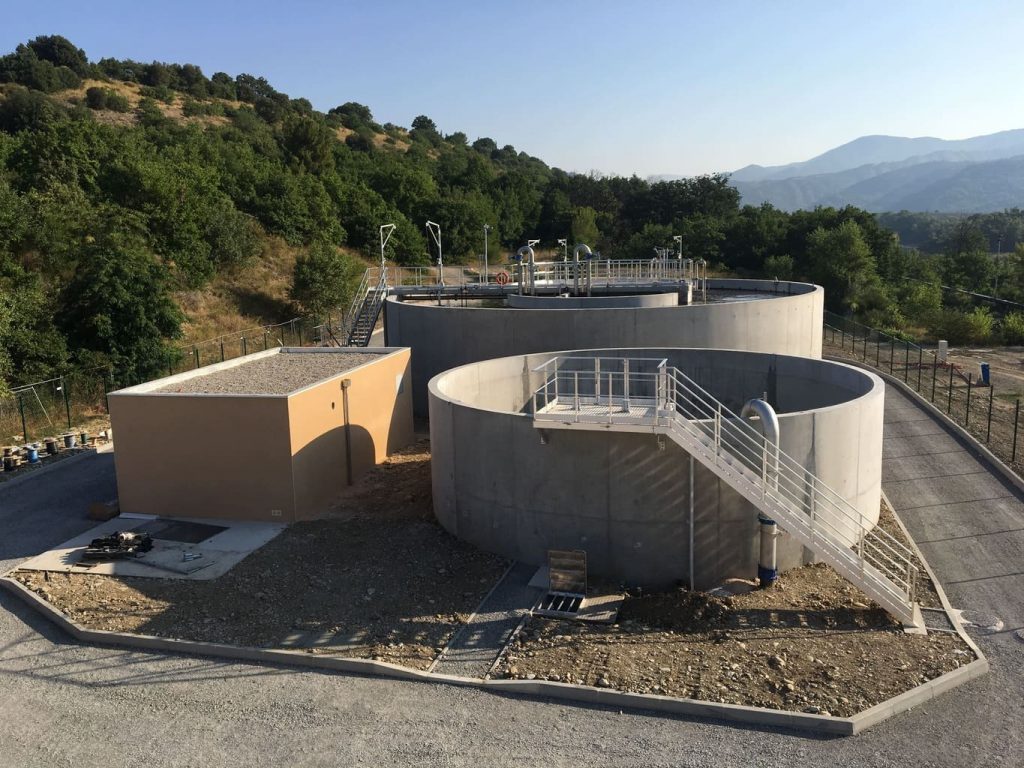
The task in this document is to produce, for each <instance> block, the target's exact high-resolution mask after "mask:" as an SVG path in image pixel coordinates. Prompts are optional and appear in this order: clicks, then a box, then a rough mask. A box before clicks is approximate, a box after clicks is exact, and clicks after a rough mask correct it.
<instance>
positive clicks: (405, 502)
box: [16, 443, 508, 669]
mask: <svg viewBox="0 0 1024 768" xmlns="http://www.w3.org/2000/svg"><path fill="white" fill-rule="evenodd" d="M383 489H387V493H386V494H385V493H382V490H383ZM507 565H508V563H507V562H505V561H503V560H502V559H500V558H498V557H495V556H493V555H488V554H485V553H482V552H479V551H478V550H475V549H473V548H472V547H470V546H469V545H466V544H463V543H462V542H460V541H458V540H457V539H455V538H453V537H452V536H450V535H448V534H447V533H446V532H445V531H444V530H443V529H441V528H440V527H439V526H438V525H437V524H436V523H435V522H434V519H433V513H432V509H431V501H430V464H429V453H428V452H427V447H426V445H425V444H423V443H421V444H419V445H418V446H416V447H415V448H413V449H410V450H408V451H405V452H403V454H401V455H398V456H394V457H392V458H391V459H390V460H389V461H388V462H387V463H386V464H383V465H381V466H380V467H378V468H377V469H376V470H375V471H374V472H372V473H371V474H370V476H369V477H368V478H366V480H365V481H363V482H362V483H360V484H359V485H358V486H356V487H355V488H354V489H353V492H352V493H350V494H349V495H348V496H347V497H346V498H344V499H343V500H342V501H341V503H340V504H339V505H338V507H337V509H336V511H335V515H334V517H333V518H332V519H329V520H322V521H317V522H308V523H297V524H295V525H293V526H291V527H289V528H288V529H287V530H286V531H284V532H283V533H282V534H281V535H280V536H278V537H277V538H276V539H274V540H273V541H271V542H270V543H269V544H267V545H266V546H264V547H263V548H262V549H260V550H258V551H256V552H255V553H253V554H252V555H250V556H249V557H247V558H246V559H245V560H243V561H242V562H241V563H240V564H239V565H237V566H236V567H235V568H233V569H232V570H231V571H229V572H228V573H227V574H226V575H225V576H223V577H221V578H219V579H214V580H212V581H180V580H173V579H140V578H113V577H105V576H92V575H88V574H58V573H49V574H47V573H38V572H32V571H20V572H18V573H17V574H16V577H17V578H18V579H19V580H20V581H21V582H22V583H23V584H25V585H26V586H28V587H29V588H30V589H32V590H34V591H35V592H36V593H37V594H39V595H40V596H41V597H43V598H45V599H46V600H48V601H49V602H51V603H52V604H53V605H55V606H56V607H57V608H59V609H60V610H61V611H63V612H64V613H66V614H67V615H68V616H70V617H71V618H72V619H73V620H75V621H76V622H78V623H79V624H82V625H84V626H86V627H89V628H92V629H105V630H114V631H118V632H137V633H142V634H152V635H160V636H165V637H175V638H184V639H189V640H202V641H207V642H216V643H231V644H236V645H244V646H257V647H271V648H273V647H293V648H306V650H309V651H310V652H314V653H337V654H342V655H345V656H351V657H357V658H376V659H382V660H385V661H390V662H394V663H398V664H405V665H408V666H412V667H416V668H419V669H425V668H426V667H428V666H429V665H430V663H431V661H432V660H433V659H434V657H435V656H436V655H437V653H438V652H439V651H440V650H441V649H442V648H443V647H444V645H445V644H446V643H447V642H448V640H449V639H450V637H451V636H452V634H454V632H455V631H456V630H457V629H458V628H459V627H460V626H461V625H462V624H463V623H465V621H466V620H467V619H468V618H469V615H470V614H471V613H472V611H473V610H474V609H475V608H476V606H477V605H478V604H479V603H480V601H481V600H482V599H483V597H484V595H486V593H487V592H488V591H489V590H490V588H491V587H492V586H493V585H494V583H495V581H496V580H497V579H498V578H499V577H500V576H501V574H502V573H503V572H504V569H505V568H506V567H507ZM289 638H291V640H289ZM296 638H297V640H296ZM310 646H312V647H310Z"/></svg>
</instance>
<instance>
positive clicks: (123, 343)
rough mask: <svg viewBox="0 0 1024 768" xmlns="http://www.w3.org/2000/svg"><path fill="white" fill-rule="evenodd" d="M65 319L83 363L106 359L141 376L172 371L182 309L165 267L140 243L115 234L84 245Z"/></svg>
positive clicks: (121, 371)
mask: <svg viewBox="0 0 1024 768" xmlns="http://www.w3.org/2000/svg"><path fill="white" fill-rule="evenodd" d="M59 318H60V323H61V326H62V330H63V331H64V333H65V335H66V336H67V339H68V341H69V343H70V345H71V348H72V349H74V350H75V357H76V359H77V361H78V362H79V363H80V364H83V365H96V364H101V363H105V364H107V365H109V366H110V368H111V370H112V371H114V373H115V374H116V375H117V376H118V378H119V379H120V380H122V381H135V380H144V379H148V378H151V377H152V376H154V375H156V374H158V373H160V372H162V371H164V370H166V368H167V364H168V362H169V361H170V360H171V359H172V358H173V351H172V349H171V348H170V346H169V345H168V344H167V340H168V339H174V338H177V337H178V336H179V335H180V329H181V321H182V314H181V310H179V309H178V307H177V305H176V304H175V303H174V299H173V298H172V297H171V294H170V292H169V290H168V280H167V274H166V272H165V270H164V268H163V266H162V265H161V264H160V263H159V262H158V261H157V260H156V259H155V258H153V256H152V255H151V254H149V253H147V252H146V251H145V250H144V249H143V248H142V247H141V245H140V244H139V243H136V242H121V238H119V237H117V236H112V237H109V238H107V237H105V238H103V239H101V240H98V241H96V242H95V243H92V244H90V245H89V246H88V247H87V248H85V249H84V252H83V254H82V257H81V259H79V262H78V268H77V270H76V272H75V276H74V278H72V280H71V282H70V283H69V284H68V285H67V287H66V289H65V290H64V292H63V295H62V297H61V311H60V313H59Z"/></svg>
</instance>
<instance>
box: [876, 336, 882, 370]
mask: <svg viewBox="0 0 1024 768" xmlns="http://www.w3.org/2000/svg"><path fill="white" fill-rule="evenodd" d="M881 357H882V334H878V336H876V337H875V368H878V367H879V366H878V363H879V360H880V359H881Z"/></svg>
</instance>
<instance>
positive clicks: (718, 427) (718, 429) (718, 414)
mask: <svg viewBox="0 0 1024 768" xmlns="http://www.w3.org/2000/svg"><path fill="white" fill-rule="evenodd" d="M721 447H722V404H721V403H719V404H718V405H717V406H716V407H715V465H716V466H717V465H718V454H719V450H720V449H721Z"/></svg>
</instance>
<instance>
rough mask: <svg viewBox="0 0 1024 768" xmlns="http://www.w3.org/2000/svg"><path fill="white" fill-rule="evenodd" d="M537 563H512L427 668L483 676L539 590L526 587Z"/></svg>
mask: <svg viewBox="0 0 1024 768" xmlns="http://www.w3.org/2000/svg"><path fill="white" fill-rule="evenodd" d="M536 571H537V566H535V565H527V564H526V563H516V564H515V565H513V566H512V567H511V568H510V569H509V570H508V571H507V572H506V573H505V576H504V578H502V580H501V581H500V582H499V583H498V585H497V587H495V588H494V590H493V591H492V592H491V594H489V595H488V596H487V597H486V598H484V602H483V603H482V604H481V606H480V608H479V609H478V610H477V612H476V614H475V615H474V616H473V618H472V619H471V620H470V622H469V623H468V624H466V625H464V626H463V627H462V629H460V630H459V631H458V632H457V633H456V635H455V637H453V638H452V641H451V642H450V643H449V644H448V647H447V648H446V649H445V652H444V654H443V655H442V656H441V658H440V659H438V661H437V663H436V664H435V665H434V668H433V669H432V670H431V671H432V672H435V673H437V674H442V675H461V676H463V677H483V676H484V675H486V674H487V671H488V670H489V669H490V668H491V665H492V664H493V663H494V660H495V659H497V658H498V654H499V653H501V650H502V649H503V648H504V647H505V644H506V643H507V642H508V640H509V638H510V637H512V633H513V632H514V631H515V629H516V627H517V626H519V622H520V621H522V619H523V616H525V615H526V614H527V613H528V612H529V610H530V609H531V608H532V607H533V606H534V604H535V603H536V602H537V599H538V598H539V597H540V593H541V592H542V591H543V590H541V589H538V588H536V587H531V586H530V579H531V578H532V577H533V574H534V573H535V572H536Z"/></svg>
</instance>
